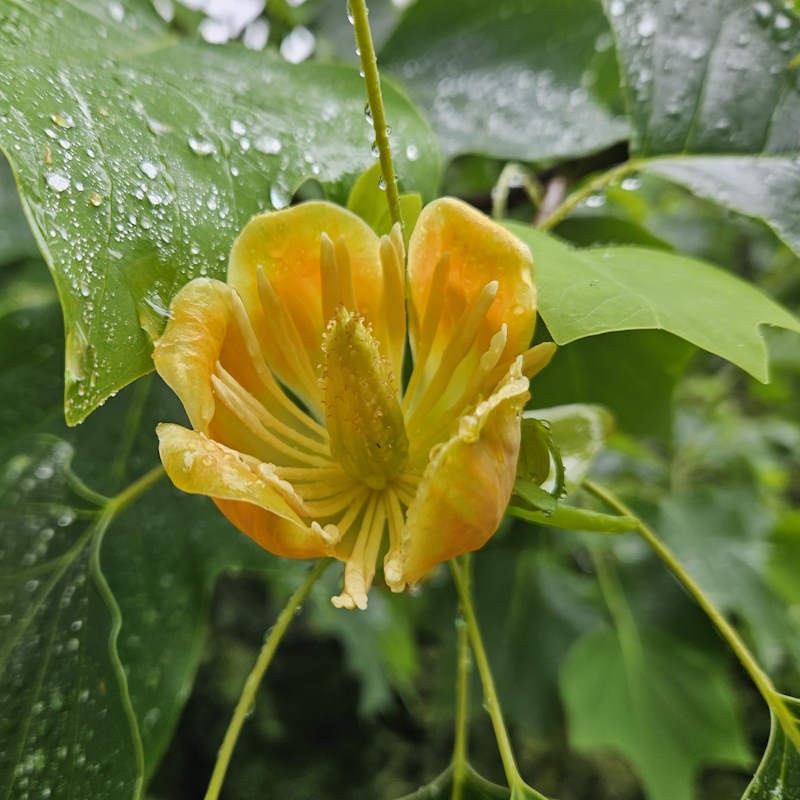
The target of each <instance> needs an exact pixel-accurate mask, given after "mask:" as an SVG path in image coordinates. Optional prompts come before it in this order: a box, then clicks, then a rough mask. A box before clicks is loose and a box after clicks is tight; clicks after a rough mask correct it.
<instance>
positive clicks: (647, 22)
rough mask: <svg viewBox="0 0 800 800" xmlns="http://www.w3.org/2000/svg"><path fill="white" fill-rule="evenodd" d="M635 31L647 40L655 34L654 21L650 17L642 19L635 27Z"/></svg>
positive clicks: (653, 18)
mask: <svg viewBox="0 0 800 800" xmlns="http://www.w3.org/2000/svg"><path fill="white" fill-rule="evenodd" d="M636 30H637V31H638V33H639V36H641V37H642V38H644V39H647V38H649V37H650V36H652V35H653V34H654V33H655V32H656V19H655V17H652V16H649V15H648V16H646V17H642V19H641V20H640V21H639V24H638V25H637V26H636Z"/></svg>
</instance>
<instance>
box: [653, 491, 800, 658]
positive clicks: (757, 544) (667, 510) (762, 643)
mask: <svg viewBox="0 0 800 800" xmlns="http://www.w3.org/2000/svg"><path fill="white" fill-rule="evenodd" d="M772 524H773V519H772V518H771V516H770V514H769V513H768V511H767V509H766V508H765V506H764V504H763V502H761V501H759V498H758V497H756V496H754V495H753V493H752V491H748V490H746V489H742V488H736V489H721V488H716V489H711V488H706V489H702V490H701V489H698V490H694V491H687V492H683V493H675V494H673V495H671V496H669V497H666V498H665V499H664V500H663V501H662V502H661V505H660V508H659V517H658V522H657V525H656V529H657V530H658V531H659V533H660V534H661V536H662V537H663V539H664V541H665V542H667V544H668V545H669V547H670V549H671V550H672V551H673V552H674V553H675V555H676V556H677V558H678V559H679V560H680V561H681V563H682V564H684V566H685V567H686V569H687V571H688V572H689V574H690V575H691V577H692V578H693V579H694V580H695V581H696V582H697V583H698V584H699V586H700V587H701V588H702V589H703V591H704V592H705V593H706V595H707V596H708V597H709V598H710V599H711V601H712V602H713V603H714V605H715V606H716V607H717V608H719V609H720V610H721V611H723V612H726V613H729V614H733V615H735V616H736V618H737V619H739V620H741V621H742V622H744V624H745V625H746V630H747V634H748V638H750V639H751V640H752V641H753V642H754V643H755V645H756V652H757V654H758V656H759V658H760V660H761V661H762V662H763V663H764V664H766V665H768V666H770V667H776V666H778V665H780V663H781V661H782V659H783V658H784V657H785V656H786V655H787V654H788V655H789V656H790V658H791V660H792V661H793V662H794V663H796V664H800V626H798V625H797V623H796V621H795V620H793V619H792V616H791V614H790V612H789V609H787V607H786V604H785V602H784V600H783V598H782V597H781V596H780V595H778V594H777V592H775V591H774V590H773V589H772V588H771V586H770V585H769V582H768V580H767V577H766V574H767V569H768V561H769V556H770V542H769V534H770V532H771V528H772ZM799 569H800V563H795V565H794V571H795V574H797V571H798V570H799Z"/></svg>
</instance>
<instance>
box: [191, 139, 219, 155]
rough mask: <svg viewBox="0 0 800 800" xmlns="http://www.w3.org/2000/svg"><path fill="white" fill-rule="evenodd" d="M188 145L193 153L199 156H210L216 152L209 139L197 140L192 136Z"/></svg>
mask: <svg viewBox="0 0 800 800" xmlns="http://www.w3.org/2000/svg"><path fill="white" fill-rule="evenodd" d="M188 145H189V148H190V149H191V151H192V152H193V153H195V154H196V155H198V156H210V155H211V154H212V153H215V152H216V147H214V144H213V142H209V141H208V139H195V137H194V136H190V137H189V141H188Z"/></svg>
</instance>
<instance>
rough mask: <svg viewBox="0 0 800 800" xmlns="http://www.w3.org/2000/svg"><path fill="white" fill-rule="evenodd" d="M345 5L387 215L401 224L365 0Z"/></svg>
mask: <svg viewBox="0 0 800 800" xmlns="http://www.w3.org/2000/svg"><path fill="white" fill-rule="evenodd" d="M348 7H349V12H350V15H351V17H352V20H353V27H354V28H355V35H356V47H357V48H358V53H359V57H360V58H361V68H362V69H363V71H364V82H365V83H366V85H367V101H368V103H369V111H370V114H371V115H372V127H373V128H374V129H375V143H376V144H377V146H378V153H379V158H380V162H381V172H382V173H383V182H384V184H385V187H386V202H387V204H388V206H389V215H390V216H391V218H392V222H393V223H394V222H398V223H400V226H401V227H402V225H403V217H402V214H401V213H400V197H399V195H398V193H397V176H396V175H395V172H394V164H393V163H392V149H391V147H390V145H389V132H388V131H389V128H388V126H387V124H386V112H385V111H384V108H383V96H382V94H381V81H380V76H379V74H378V61H377V59H376V58H375V46H374V45H373V43H372V31H371V30H370V27H369V12H368V11H367V5H366V2H365V0H348Z"/></svg>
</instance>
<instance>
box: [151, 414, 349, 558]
mask: <svg viewBox="0 0 800 800" xmlns="http://www.w3.org/2000/svg"><path fill="white" fill-rule="evenodd" d="M156 432H157V433H158V438H159V453H160V455H161V461H162V463H163V464H164V469H165V470H166V472H167V475H169V477H170V479H171V480H172V482H173V483H174V484H175V486H177V487H178V488H179V489H181V490H182V491H184V492H189V493H191V494H205V495H209V496H210V497H211V498H212V499H213V500H214V502H215V503H216V505H217V506H218V507H219V509H220V510H221V511H222V513H223V514H224V515H225V516H226V517H227V518H228V519H229V520H230V521H231V522H232V523H233V524H234V525H235V526H236V527H237V528H239V530H241V531H242V532H243V533H246V534H247V535H248V536H249V537H250V538H251V539H253V540H255V541H256V542H257V543H258V544H259V545H261V547H263V548H265V549H266V550H269V551H270V552H272V553H275V554H276V555H280V556H286V557H288V558H316V557H320V556H331V555H333V549H334V547H333V545H334V540H335V538H336V537H335V533H334V532H333V531H331V530H330V529H328V530H323V529H322V528H320V526H319V525H316V524H313V523H312V524H311V525H308V524H307V523H306V522H305V521H304V520H303V518H302V516H301V515H302V514H303V513H304V508H303V501H302V499H301V498H300V496H299V495H298V494H297V493H296V492H295V490H294V489H293V488H292V486H291V484H290V483H288V482H287V481H284V480H281V479H280V478H279V477H278V476H277V475H276V473H275V469H274V468H273V467H272V465H271V464H265V463H263V462H260V461H258V460H257V459H255V458H253V457H251V456H248V455H245V454H243V453H238V452H236V451H235V450H232V449H231V448H229V447H225V446H224V445H221V444H219V443H218V442H215V441H212V440H211V439H209V438H208V437H207V436H206V435H205V434H203V433H200V432H198V431H191V430H188V429H187V428H184V427H182V426H180V425H173V424H170V423H162V424H160V425H159V426H158V427H157V428H156Z"/></svg>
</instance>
